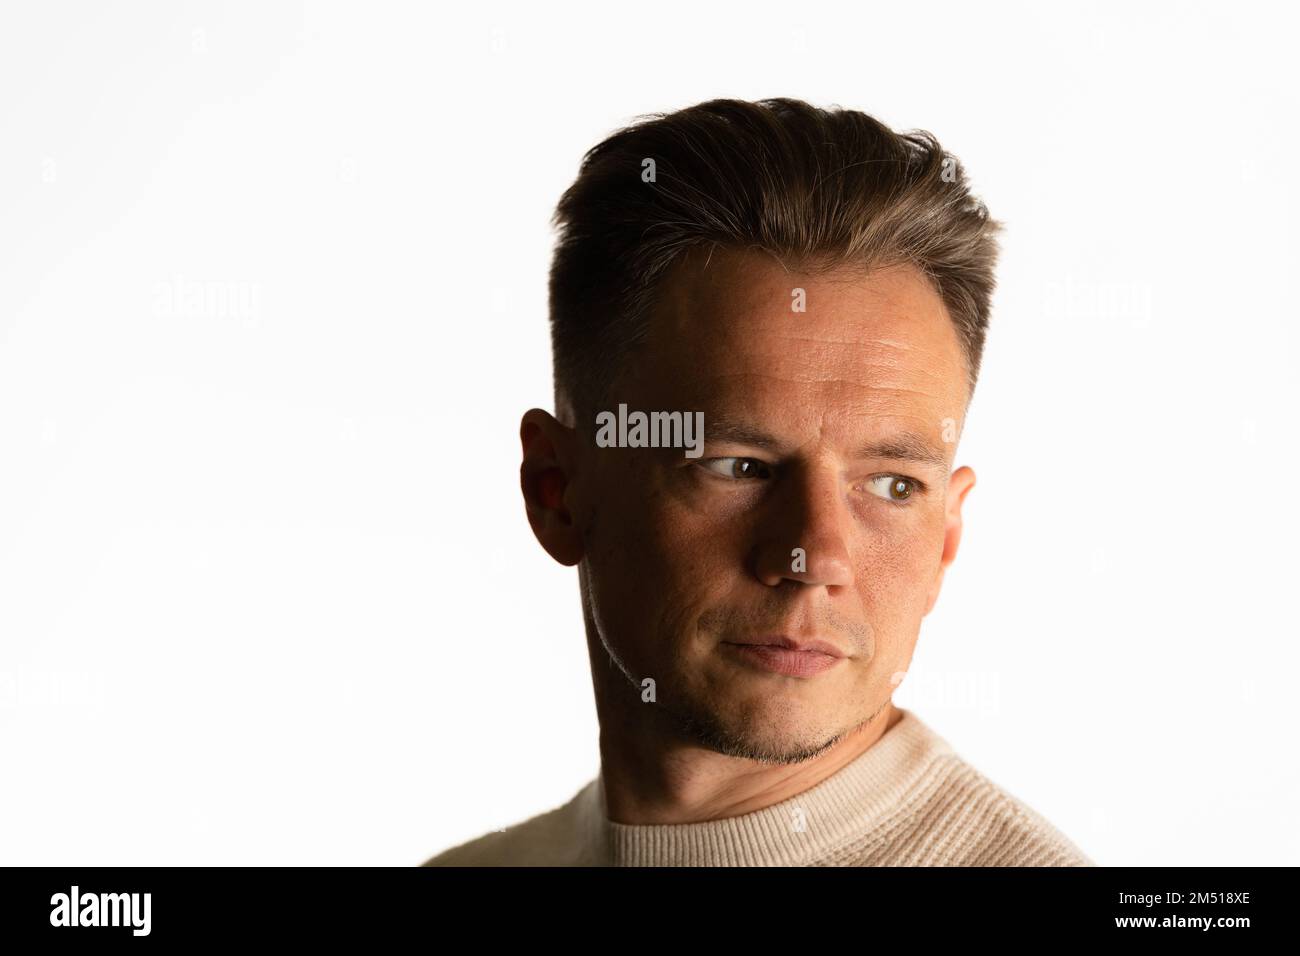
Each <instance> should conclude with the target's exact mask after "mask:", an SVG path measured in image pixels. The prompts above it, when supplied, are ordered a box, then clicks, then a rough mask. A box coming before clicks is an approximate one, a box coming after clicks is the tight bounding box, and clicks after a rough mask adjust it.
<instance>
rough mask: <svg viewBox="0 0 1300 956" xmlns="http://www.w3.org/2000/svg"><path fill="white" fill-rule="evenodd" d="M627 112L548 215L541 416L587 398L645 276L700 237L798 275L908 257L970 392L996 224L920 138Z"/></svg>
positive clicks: (735, 109)
mask: <svg viewBox="0 0 1300 956" xmlns="http://www.w3.org/2000/svg"><path fill="white" fill-rule="evenodd" d="M638 120H639V121H638V122H636V123H634V124H633V125H631V126H628V127H626V128H624V129H622V130H619V131H618V132H616V133H614V134H613V135H612V136H610V137H609V138H607V139H605V140H604V141H603V142H601V143H599V144H597V145H596V146H594V147H592V148H591V149H590V150H588V151H587V153H586V155H585V156H584V157H583V161H582V165H581V169H580V171H579V173H578V178H577V180H576V181H575V182H574V183H573V185H572V186H570V187H569V188H568V189H567V190H566V191H565V193H564V195H563V196H562V197H561V198H560V202H559V205H558V206H557V208H556V210H555V215H554V217H553V219H552V221H553V223H554V225H555V226H556V227H557V228H558V232H559V235H558V240H557V243H556V248H555V254H554V258H553V259H552V262H551V271H550V319H551V347H552V352H553V358H554V366H555V398H556V409H557V414H559V415H561V417H565V414H564V409H565V407H566V406H567V407H568V408H569V409H570V410H571V411H572V412H574V413H575V414H577V415H579V416H581V417H586V416H587V415H588V414H589V413H590V412H592V411H594V410H595V409H596V408H597V407H598V405H599V403H600V402H601V401H603V400H604V399H605V397H606V393H607V391H608V389H609V386H610V385H611V383H612V381H613V378H614V376H615V374H616V373H617V370H618V367H619V364H620V363H621V362H622V360H623V359H624V358H626V356H627V355H628V353H629V352H630V351H631V349H632V347H633V346H634V345H635V344H636V343H637V342H638V341H640V340H641V339H642V338H643V337H644V336H645V332H646V325H647V321H648V316H649V313H650V310H651V309H652V308H653V305H654V302H655V299H656V292H657V289H658V280H660V279H661V278H662V276H663V275H664V274H665V272H666V271H667V269H668V268H669V267H670V266H671V265H672V264H673V263H674V262H676V261H677V260H678V258H679V257H680V256H681V255H682V254H683V253H684V252H686V251H687V250H688V249H691V248H693V247H696V246H701V245H713V244H720V245H722V246H724V247H735V248H758V249H759V250H762V251H766V252H769V253H772V254H774V255H775V256H777V257H778V258H779V259H780V260H782V261H783V262H788V263H794V264H796V265H797V266H798V267H799V268H801V269H803V270H806V271H812V272H822V271H829V270H831V269H834V268H836V267H838V266H843V265H856V266H860V267H861V268H863V269H864V270H865V269H867V268H871V267H876V266H887V265H892V264H897V263H904V262H906V263H910V264H912V265H914V266H916V267H917V268H918V269H920V270H921V271H922V272H923V273H924V274H926V275H927V276H929V278H930V280H931V282H932V283H933V284H934V287H935V289H936V291H937V292H938V294H939V295H940V297H941V298H942V299H943V302H944V305H945V306H946V308H947V311H948V315H949V317H950V318H951V320H952V322H953V324H954V326H955V327H956V330H957V332H958V335H959V337H960V339H961V343H962V347H963V351H964V354H965V358H966V371H967V377H968V385H969V389H970V391H971V392H973V391H974V388H975V380H976V378H977V377H978V375H979V367H980V357H981V355H982V353H983V349H984V338H985V332H986V330H987V328H988V319H989V305H990V299H991V298H992V294H993V289H994V285H995V280H994V275H993V271H994V267H995V265H996V262H997V255H998V246H997V241H996V239H995V234H996V233H997V232H998V231H999V230H1000V229H1001V224H1000V223H998V222H997V221H995V220H993V219H991V218H990V217H989V213H988V210H987V209H986V208H985V206H984V204H983V203H982V202H981V201H980V200H978V199H976V198H975V197H974V196H972V195H971V194H970V191H969V187H968V184H967V179H966V174H965V171H964V170H963V169H962V167H961V164H960V163H959V162H957V160H956V159H955V158H954V157H952V156H951V155H950V154H948V153H945V152H944V151H943V149H942V148H941V147H940V145H939V142H938V140H937V139H936V138H935V137H934V136H933V135H932V134H931V133H928V132H925V131H924V130H913V131H911V132H907V133H895V132H894V131H893V130H891V129H889V127H887V126H885V125H883V124H882V123H880V122H879V121H877V120H875V119H873V118H872V117H870V116H868V115H867V114H865V113H861V112H858V111H856V110H844V109H840V108H838V107H837V108H833V109H831V110H824V109H819V108H816V107H813V106H810V105H809V104H808V103H805V102H803V101H802V100H795V99H786V98H778V99H766V100H760V101H757V102H747V101H744V100H734V99H716V100H710V101H708V102H705V103H700V104H697V105H695V106H691V107H688V108H686V109H682V110H679V111H677V112H674V113H652V114H647V115H644V116H641V117H638ZM646 159H652V160H654V169H655V177H654V181H653V182H648V181H644V180H643V177H642V170H643V162H644V160H646Z"/></svg>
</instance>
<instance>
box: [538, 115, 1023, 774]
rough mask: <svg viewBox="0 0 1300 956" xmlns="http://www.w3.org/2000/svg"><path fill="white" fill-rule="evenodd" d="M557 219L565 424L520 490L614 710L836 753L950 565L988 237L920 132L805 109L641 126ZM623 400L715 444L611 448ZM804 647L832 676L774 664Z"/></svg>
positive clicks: (889, 676)
mask: <svg viewBox="0 0 1300 956" xmlns="http://www.w3.org/2000/svg"><path fill="white" fill-rule="evenodd" d="M646 160H649V161H650V162H646ZM557 217H558V219H559V222H560V223H561V226H562V233H561V238H560V243H559V246H558V248H557V251H556V257H555V262H554V264H553V268H552V273H551V322H552V341H553V346H554V351H555V371H556V409H557V417H555V418H553V417H552V416H550V415H547V414H546V413H545V412H542V411H539V410H536V409H534V410H532V411H530V412H529V413H528V414H527V415H525V417H524V421H523V426H522V430H521V434H522V438H523V442H524V449H525V454H524V464H523V468H522V469H521V477H522V484H523V489H524V493H525V499H526V501H527V504H528V513H529V519H530V521H531V523H532V525H533V529H534V531H535V533H536V534H537V536H538V539H539V541H541V543H542V544H543V546H544V547H545V548H546V549H547V550H548V551H549V552H550V553H551V554H552V556H554V557H555V558H556V560H559V561H561V562H562V563H565V564H570V565H572V564H577V565H578V566H579V571H580V581H581V585H582V594H583V601H584V612H585V616H586V620H587V627H588V630H589V635H588V637H589V641H590V642H591V646H592V655H593V666H594V667H595V668H596V674H595V676H596V685H597V699H598V702H600V703H606V704H608V703H610V701H612V700H615V699H617V701H618V702H620V703H621V702H623V701H624V699H626V700H630V701H635V702H637V703H638V704H639V705H640V706H641V707H643V708H647V710H646V711H645V713H646V719H647V720H653V721H657V722H659V724H660V725H661V726H662V727H663V728H665V729H666V730H668V731H669V732H672V733H676V734H678V735H679V736H681V737H683V738H685V739H689V740H692V741H694V742H696V743H700V744H703V745H705V746H708V747H711V748H712V749H715V750H718V751H720V752H723V753H729V754H734V755H737V756H744V757H750V758H754V759H762V760H774V761H794V760H800V759H805V758H807V757H809V756H812V755H814V754H816V753H819V752H821V751H822V750H824V749H825V748H826V747H828V746H829V745H830V744H832V743H834V742H835V741H836V740H838V739H840V738H841V737H842V736H843V735H845V734H846V733H848V732H850V731H852V730H854V729H855V728H856V727H858V726H860V725H861V724H863V723H864V722H865V721H867V720H869V719H870V718H871V717H873V716H874V715H875V714H876V713H878V712H879V711H880V710H881V709H882V708H883V707H884V706H885V705H886V704H887V703H888V701H889V699H890V695H891V693H892V691H893V689H894V686H895V684H896V682H897V675H900V674H901V673H902V672H904V671H906V670H907V667H908V664H909V662H910V660H911V655H912V650H913V648H914V646H915V641H916V637H917V634H918V631H919V627H920V622H921V619H922V618H923V617H924V616H925V615H926V614H927V613H928V612H929V611H930V609H931V608H932V607H933V605H934V601H935V599H936V598H937V597H938V593H939V587H940V583H941V580H942V576H943V572H944V570H945V569H946V567H947V566H948V564H949V563H950V562H951V561H952V559H953V557H955V555H956V549H957V545H958V541H959V539H960V532H961V521H960V506H961V502H962V499H963V498H964V496H965V494H966V492H967V491H968V490H969V489H970V487H971V486H972V485H973V481H974V476H973V474H972V473H971V472H970V470H969V469H966V468H963V469H959V470H958V471H956V472H953V473H951V474H950V470H951V465H952V455H953V453H954V451H955V447H956V440H957V437H958V436H959V435H960V432H961V428H962V424H963V422H964V418H965V412H966V408H967V406H968V404H969V400H970V395H971V392H972V391H973V388H974V383H975V379H976V376H977V374H978V370H979V364H980V352H981V349H982V346H983V341H984V333H985V328H986V326H987V321H988V309H989V299H990V296H991V293H992V289H993V284H994V280H993V274H992V269H993V264H994V261H995V259H996V253H997V250H996V244H995V241H994V238H993V235H994V233H995V232H996V230H997V228H998V226H997V224H996V223H995V222H993V221H992V220H990V219H989V217H988V214H987V212H986V210H985V209H984V207H983V206H982V204H980V203H979V202H978V201H977V200H975V199H973V198H972V197H971V196H970V194H969V192H968V190H967V187H966V184H965V177H964V174H963V173H962V171H961V169H960V166H959V165H958V164H957V163H956V162H955V160H953V159H952V158H951V157H949V156H947V155H946V154H944V153H942V151H941V150H940V149H939V147H938V144H937V143H936V142H935V141H934V140H933V138H932V137H930V136H929V135H928V134H924V133H914V134H909V135H906V136H900V135H898V134H895V133H893V132H891V131H889V130H888V129H887V128H885V127H883V126H882V125H880V124H879V123H877V122H876V121H874V120H872V119H871V118H870V117H867V116H865V115H863V114H860V113H852V112H842V111H841V112H823V111H819V110H815V109H814V108H812V107H810V106H808V105H807V104H804V103H801V102H798V101H791V100H772V101H765V102H763V103H756V104H751V103H743V102H739V101H730V100H725V101H714V102H711V103H705V104H702V105H700V106H696V107H693V108H691V109H688V110H684V111H681V112H679V113H675V114H671V115H669V116H666V117H660V118H657V119H654V120H653V121H651V122H647V123H643V124H641V125H638V126H634V127H631V128H630V129H628V130H624V131H622V132H620V133H618V134H616V135H615V136H613V137H611V138H610V139H608V140H606V141H605V142H604V143H602V144H600V145H599V146H597V147H596V148H595V149H593V150H591V151H590V152H589V153H588V155H587V158H586V160H585V162H584V165H583V169H582V172H581V174H580V176H579V178H578V181H577V182H576V183H575V184H574V185H573V187H571V188H570V189H569V190H568V191H567V192H566V194H565V196H564V198H563V199H562V200H561V203H560V207H559V210H558V212H557ZM620 405H626V407H627V409H631V410H633V411H638V410H639V411H644V412H652V411H679V412H682V413H684V414H686V415H693V414H694V413H697V412H698V413H703V421H704V432H705V444H704V447H703V451H702V454H701V455H700V456H699V457H689V456H687V455H686V454H684V452H683V449H682V448H681V447H676V448H673V447H604V445H603V444H602V443H598V442H597V440H596V434H597V425H596V416H597V414H598V413H601V412H614V411H616V410H617V409H618V408H619V406H620ZM605 444H607V443H605ZM815 641H819V642H823V643H824V644H826V645H829V646H830V647H831V648H833V649H834V650H835V651H836V652H837V653H838V654H840V655H842V656H841V657H840V658H839V659H836V660H828V659H824V658H818V657H815V656H809V655H806V654H801V655H798V656H792V655H791V654H789V653H782V652H779V651H775V650H773V649H772V647H771V645H776V644H780V643H786V644H795V645H800V646H802V645H806V644H808V643H810V642H815ZM763 645H768V646H767V647H766V649H758V648H760V647H761V646H763ZM602 660H603V661H604V663H605V665H606V666H600V665H601V661H602ZM790 661H796V662H805V663H806V662H810V661H820V662H821V665H822V666H821V667H820V668H819V669H818V670H817V672H816V673H804V674H801V675H792V674H790V673H788V672H780V668H781V667H782V666H783V664H788V663H789V662H790ZM827 665H829V666H827ZM610 675H613V676H612V677H611V676H610ZM647 678H649V679H652V680H653V681H654V698H655V700H654V703H641V701H642V688H643V681H645V680H646V679H647ZM624 710H625V712H626V708H624Z"/></svg>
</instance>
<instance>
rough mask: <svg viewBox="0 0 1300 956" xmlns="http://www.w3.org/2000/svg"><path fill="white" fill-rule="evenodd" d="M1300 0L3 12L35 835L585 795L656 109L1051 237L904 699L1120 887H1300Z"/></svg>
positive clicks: (118, 7) (113, 839) (286, 832)
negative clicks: (527, 478) (612, 230)
mask: <svg viewBox="0 0 1300 956" xmlns="http://www.w3.org/2000/svg"><path fill="white" fill-rule="evenodd" d="M1229 9H1230V10H1231V11H1232V12H1231V13H1229V12H1228V10H1229ZM1290 17H1291V14H1287V13H1283V12H1281V10H1280V5H1278V4H1268V3H1266V4H1255V5H1249V4H1242V3H1233V4H1231V5H1224V7H1223V8H1219V7H1216V6H1212V5H1204V4H1197V5H1193V4H1172V3H1171V4H1164V5H1159V6H1154V5H1146V6H1142V5H1136V4H1131V3H1120V4H1114V5H1091V4H1090V5H1086V6H1084V5H1071V6H1069V7H1067V8H1064V9H1062V8H1060V7H1059V6H1057V5H1052V6H1051V7H1050V8H1049V7H1048V6H1047V5H1043V4H1033V3H1023V4H1002V5H997V6H984V5H979V6H978V7H977V6H976V5H973V4H969V3H964V2H960V3H925V4H918V5H909V6H908V7H907V8H906V9H903V8H902V5H900V4H895V3H857V2H854V3H836V4H820V3H812V2H804V3H799V4H794V5H791V4H786V3H783V4H759V3H745V4H736V5H734V6H732V7H730V8H725V9H717V10H715V8H714V7H713V6H711V5H703V4H699V3H668V2H659V3H655V4H652V5H648V6H647V5H631V6H625V5H609V4H584V5H577V4H570V5H568V8H567V9H560V8H557V7H555V6H553V5H544V4H522V3H521V4H518V5H514V4H484V5H474V6H473V8H472V10H469V11H467V10H465V9H454V8H449V7H448V6H446V5H442V4H412V5H397V4H385V3H375V2H366V3H364V4H363V3H353V4H323V3H310V4H305V3H304V4H290V3H278V2H257V3H246V4H237V5H231V4H218V3H189V4H173V3H155V4H141V3H133V4H98V3H82V4H58V3H39V4H38V3H31V4H6V6H5V8H4V13H3V14H2V15H0V134H2V136H3V139H2V140H0V145H2V146H3V148H2V149H0V778H2V779H0V862H3V863H16V864H50V865H54V864H58V865H72V864H77V865H80V864H196V865H197V864H239V863H253V864H299V863H302V864H385V865H386V864H392V865H411V864H414V863H418V862H420V861H422V860H424V859H426V858H427V857H428V856H430V855H432V854H433V853H434V852H436V851H439V850H441V849H443V848H445V847H447V846H450V845H451V844H453V843H457V842H461V841H463V840H466V839H469V838H471V837H473V836H477V835H479V834H481V833H482V832H484V831H486V830H488V829H491V828H495V827H501V826H506V825H509V824H513V823H516V822H519V821H520V820H522V819H524V818H526V817H528V816H532V815H533V814H535V813H538V812H541V811H543V810H546V809H549V808H551V807H553V806H556V805H558V804H560V803H562V802H564V801H566V800H568V799H569V797H571V796H572V795H573V793H575V792H576V791H577V790H578V789H579V788H580V787H581V786H582V785H583V784H584V783H585V782H586V781H587V780H588V779H590V777H591V776H592V775H594V774H595V772H596V770H597V766H598V753H597V749H596V739H597V737H596V735H597V725H596V719H595V709H594V705H593V702H592V696H591V687H590V681H589V677H588V673H587V668H588V665H587V658H586V651H585V645H584V639H583V633H582V621H581V616H580V613H579V606H578V590H577V577H576V572H575V571H574V570H572V569H567V568H562V567H560V566H559V565H556V564H554V563H553V562H551V560H550V559H549V558H548V557H547V556H546V555H545V553H544V552H543V551H542V550H541V549H540V547H538V546H537V545H536V543H535V542H534V540H533V539H532V537H531V533H530V532H529V530H528V526H527V523H526V521H525V519H524V511H523V506H522V504H521V502H520V499H519V492H518V438H517V434H518V421H519V416H520V415H521V414H522V412H523V411H524V410H526V409H527V408H529V407H531V406H541V407H546V408H549V407H550V403H551V398H550V396H551V386H550V361H549V340H548V336H547V325H546V287H545V281H546V270H547V267H548V262H549V254H550V251H551V241H552V234H551V231H550V227H549V224H548V217H549V216H550V214H551V211H552V209H553V207H554V203H555V201H556V200H557V199H558V198H559V195H560V193H561V192H562V191H563V190H564V188H565V187H566V186H567V185H568V184H569V183H570V182H571V181H572V178H573V176H574V175H575V174H576V172H577V167H578V162H579V160H580V158H581V155H582V153H583V151H584V150H586V149H587V148H588V147H590V146H592V145H594V144H595V143H596V142H598V141H599V140H600V139H602V138H603V137H604V136H606V135H608V134H609V133H610V132H612V131H613V130H615V129H616V128H618V127H619V126H621V125H624V124H626V123H628V122H630V121H632V120H633V119H634V118H635V117H636V115H637V114H640V113H646V112H652V111H661V110H672V109H676V108H680V107H683V106H687V105H690V104H692V103H695V102H699V101H701V100H705V99H710V98H713V97H717V96H736V97H741V98H746V99H756V98H760V97H765V96H794V97H800V98H803V99H807V100H808V101H810V102H812V103H814V104H816V105H821V106H829V105H840V106H845V107H849V108H855V109H861V110H864V111H866V112H869V113H872V114H873V115H876V116H877V117H878V118H880V119H881V120H882V121H884V122H886V123H888V124H889V125H891V126H893V127H895V128H897V129H910V128H917V127H919V128H925V129H929V130H931V131H932V132H934V133H935V134H936V135H937V136H938V137H939V138H940V140H941V142H942V143H943V144H944V145H945V147H947V148H949V149H950V150H952V151H953V152H955V153H956V154H957V155H958V156H959V157H960V158H961V159H962V161H963V163H964V164H965V166H966V167H967V168H968V170H969V172H970V173H971V175H972V177H973V180H974V186H975V189H976V191H977V192H978V193H979V194H980V195H981V196H982V197H983V198H984V199H985V200H986V201H987V203H988V204H989V206H990V209H991V211H992V213H993V215H994V216H995V217H997V218H999V219H1001V220H1002V221H1003V222H1005V223H1006V224H1007V232H1006V235H1005V236H1004V239H1003V246H1004V250H1005V251H1004V257H1003V262H1002V266H1001V269H1000V271H999V281H1000V288H999V291H998V294H997V298H996V302H995V308H994V315H993V323H992V329H991V333H990V337H989V342H988V347H987V351H986V356H985V365H984V370H983V374H982V377H981V379H980V383H979V388H978V390H977V392H976V397H975V402H974V404H973V406H972V409H971V417H970V420H969V423H968V427H967V432H966V435H965V437H964V439H963V442H962V445H961V447H960V448H959V450H958V456H957V461H958V464H968V465H970V466H972V467H973V468H974V469H975V471H976V473H977V476H978V484H977V487H976V489H975V491H974V492H973V493H972V494H971V496H970V497H969V498H968V499H967V501H966V508H965V514H966V516H967V526H966V533H965V537H964V539H963V544H962V549H961V554H960V556H959V558H958V561H957V564H956V565H955V566H954V568H953V569H952V571H951V572H950V573H949V575H948V577H947V582H946V587H945V591H944V594H943V597H942V599H941V601H940V603H939V606H938V608H937V609H936V610H935V611H934V613H933V614H932V615H931V616H930V617H929V618H927V619H926V622H925V625H924V627H923V628H922V633H921V640H920V644H919V648H918V652H917V655H916V658H915V660H914V662H913V668H912V672H911V674H910V676H909V679H908V681H907V682H906V683H905V684H904V685H903V687H902V688H901V689H900V690H899V692H898V694H897V695H896V698H895V700H896V702H897V703H899V704H900V705H903V706H909V707H912V708H913V709H914V710H915V711H916V712H917V713H918V714H919V715H920V716H921V717H922V718H923V719H924V720H926V721H927V722H928V723H930V724H931V726H933V727H934V728H935V729H936V730H938V731H939V732H940V733H942V734H943V735H944V736H945V737H947V738H948V739H949V740H950V741H951V742H952V743H953V744H954V746H956V747H957V749H958V750H959V752H961V753H962V754H963V756H965V757H966V758H967V759H968V760H970V761H971V762H972V763H973V764H974V765H975V766H976V767H977V768H979V769H981V770H982V771H983V772H985V773H986V774H987V775H988V776H990V777H991V778H992V779H994V780H995V781H996V782H998V783H999V784H1001V785H1002V786H1003V787H1005V788H1006V789H1008V790H1009V791H1011V792H1012V793H1014V794H1016V795H1017V796H1019V797H1021V798H1022V799H1024V800H1025V801H1026V802H1027V803H1028V804H1030V805H1031V806H1033V807H1034V808H1035V809H1037V810H1038V811H1040V812H1041V813H1043V814H1044V815H1045V816H1046V817H1048V818H1049V819H1050V820H1051V821H1052V822H1053V823H1054V824H1055V825H1056V826H1058V827H1059V828H1060V829H1061V830H1063V831H1064V832H1065V833H1066V834H1067V835H1069V836H1070V837H1071V838H1072V839H1073V840H1074V841H1075V842H1077V843H1078V844H1079V845H1080V846H1081V847H1082V848H1083V849H1084V850H1085V851H1086V852H1087V853H1088V854H1089V855H1090V856H1092V857H1093V858H1094V859H1095V860H1096V861H1098V862H1099V863H1101V864H1103V865H1139V864H1175V865H1193V864H1225V865H1226V864H1292V865H1294V864H1296V863H1300V835H1298V834H1297V827H1296V824H1295V820H1294V810H1295V807H1296V806H1297V805H1298V804H1300V774H1298V772H1297V769H1296V762H1295V754H1296V745H1295V733H1296V730H1297V720H1296V704H1295V696H1294V695H1295V690H1294V687H1295V678H1296V673H1297V668H1298V666H1300V652H1297V637H1298V636H1300V635H1298V634H1297V630H1298V629H1297V625H1296V622H1295V621H1296V618H1295V605H1294V594H1295V586H1294V584H1293V580H1294V578H1295V572H1296V558H1295V547H1296V536H1297V532H1298V531H1300V527H1298V525H1300V522H1298V521H1297V511H1298V506H1297V495H1296V493H1295V490H1294V487H1293V486H1294V482H1295V476H1296V474H1297V465H1300V461H1298V459H1297V453H1296V430H1295V420H1296V414H1297V406H1298V402H1297V399H1298V398H1300V395H1298V394H1297V392H1298V389H1297V385H1296V379H1297V376H1296V367H1297V331H1296V320H1297V307H1296V304H1295V301H1296V296H1295V288H1294V277H1295V275H1296V265H1297V261H1298V260H1297V240H1296V224H1297V222H1298V221H1300V215H1298V213H1300V209H1298V208H1297V200H1296V182H1297V180H1296V171H1295V162H1296V157H1297V155H1300V150H1298V148H1297V147H1298V146H1300V142H1298V141H1297V140H1298V137H1297V126H1296V117H1297V116H1298V115H1300V103H1298V99H1300V93H1298V91H1300V84H1298V83H1297V76H1296V68H1295V66H1294V62H1295V61H1294V39H1295V35H1296V31H1295V27H1296V24H1295V22H1293V21H1292V20H1290Z"/></svg>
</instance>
